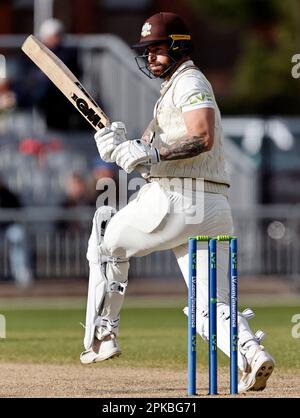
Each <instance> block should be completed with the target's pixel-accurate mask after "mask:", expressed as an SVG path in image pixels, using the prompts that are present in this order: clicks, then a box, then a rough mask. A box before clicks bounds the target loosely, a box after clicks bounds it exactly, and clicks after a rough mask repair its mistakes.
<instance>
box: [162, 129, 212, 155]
mask: <svg viewBox="0 0 300 418" xmlns="http://www.w3.org/2000/svg"><path fill="white" fill-rule="evenodd" d="M210 149H211V146H210V141H209V139H208V138H207V136H206V135H204V136H203V137H198V136H190V135H187V136H185V137H184V138H182V139H181V140H180V141H178V142H176V144H173V145H171V146H169V147H162V148H160V149H159V154H160V159H161V161H170V160H182V159H184V158H192V157H196V156H197V155H199V154H202V153H203V152H207V151H209V150H210Z"/></svg>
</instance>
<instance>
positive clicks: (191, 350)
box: [188, 235, 238, 396]
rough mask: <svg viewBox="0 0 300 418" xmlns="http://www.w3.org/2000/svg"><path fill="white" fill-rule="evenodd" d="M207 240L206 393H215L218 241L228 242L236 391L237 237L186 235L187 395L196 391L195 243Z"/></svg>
mask: <svg viewBox="0 0 300 418" xmlns="http://www.w3.org/2000/svg"><path fill="white" fill-rule="evenodd" d="M199 241H202V242H203V241H205V242H207V243H208V269H209V271H208V277H209V283H208V312H209V394H210V395H216V394H217V393H218V367H217V242H218V241H228V242H229V272H230V393H231V394H236V393H238V366H237V354H238V351H237V348H238V347H237V344H238V288H237V284H238V283H237V278H238V276H237V238H236V237H231V236H228V235H218V236H217V237H209V236H206V235H198V236H195V237H191V238H189V289H188V395H189V396H190V395H196V353H197V342H196V326H197V317H196V315H197V314H196V313H197V300H196V298H197V243H198V242H199Z"/></svg>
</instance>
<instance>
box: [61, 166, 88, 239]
mask: <svg viewBox="0 0 300 418" xmlns="http://www.w3.org/2000/svg"><path fill="white" fill-rule="evenodd" d="M89 205H90V200H89V194H88V187H87V182H86V180H85V178H84V177H83V176H82V175H81V174H80V173H76V172H74V173H72V174H71V175H70V176H69V177H68V178H67V180H66V183H65V198H64V200H63V201H62V203H61V206H62V208H64V209H71V208H74V209H75V208H79V207H84V206H89ZM57 227H58V229H60V230H65V231H73V232H74V231H80V230H81V229H84V224H82V223H81V222H80V221H79V220H78V221H61V222H59V223H58V224H57Z"/></svg>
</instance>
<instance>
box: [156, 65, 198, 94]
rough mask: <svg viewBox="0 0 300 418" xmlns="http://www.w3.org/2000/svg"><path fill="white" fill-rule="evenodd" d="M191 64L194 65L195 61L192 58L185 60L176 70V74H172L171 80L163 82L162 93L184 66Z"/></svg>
mask: <svg viewBox="0 0 300 418" xmlns="http://www.w3.org/2000/svg"><path fill="white" fill-rule="evenodd" d="M191 65H194V62H193V61H192V60H188V61H185V62H183V63H182V64H181V65H180V66H179V67H178V68H177V70H176V71H175V73H174V74H172V77H171V78H170V80H167V81H164V82H163V83H162V84H161V90H160V93H161V94H163V93H164V92H165V91H166V89H167V88H168V87H169V84H170V83H172V82H173V80H174V78H175V77H177V75H178V73H180V72H181V71H182V70H183V69H184V68H187V67H190V66H191Z"/></svg>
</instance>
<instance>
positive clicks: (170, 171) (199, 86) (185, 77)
mask: <svg viewBox="0 0 300 418" xmlns="http://www.w3.org/2000/svg"><path fill="white" fill-rule="evenodd" d="M205 107H210V108H213V109H215V135H214V145H213V147H212V149H211V150H210V151H209V152H205V153H202V154H200V155H198V156H196V157H193V158H187V159H184V160H174V161H161V162H160V163H158V164H155V165H152V166H151V177H189V178H204V179H205V180H206V181H208V182H212V183H215V184H211V185H210V188H211V190H207V191H211V192H216V193H222V192H224V187H225V189H227V188H228V187H227V186H226V185H229V178H228V174H227V173H226V170H225V160H224V150H223V131H222V125H221V114H220V111H219V108H218V105H217V103H216V100H215V97H214V93H213V90H212V87H211V85H210V83H209V81H208V80H207V79H206V77H205V76H204V74H203V73H202V72H201V71H200V70H199V69H198V68H196V67H195V66H194V64H193V61H191V60H189V61H186V62H184V63H183V64H182V65H181V66H180V67H179V68H178V69H177V70H176V72H175V73H174V74H173V75H172V77H171V79H170V80H169V81H167V82H164V83H163V84H162V89H161V97H160V98H159V99H158V101H157V103H156V105H155V107H154V119H153V123H152V129H153V133H154V138H153V145H154V146H155V147H157V148H161V147H165V146H170V145H172V144H175V143H176V142H177V141H179V140H180V139H182V137H184V136H185V135H186V133H187V129H186V126H185V122H184V119H183V113H184V112H188V111H191V110H194V109H201V108H205Z"/></svg>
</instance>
